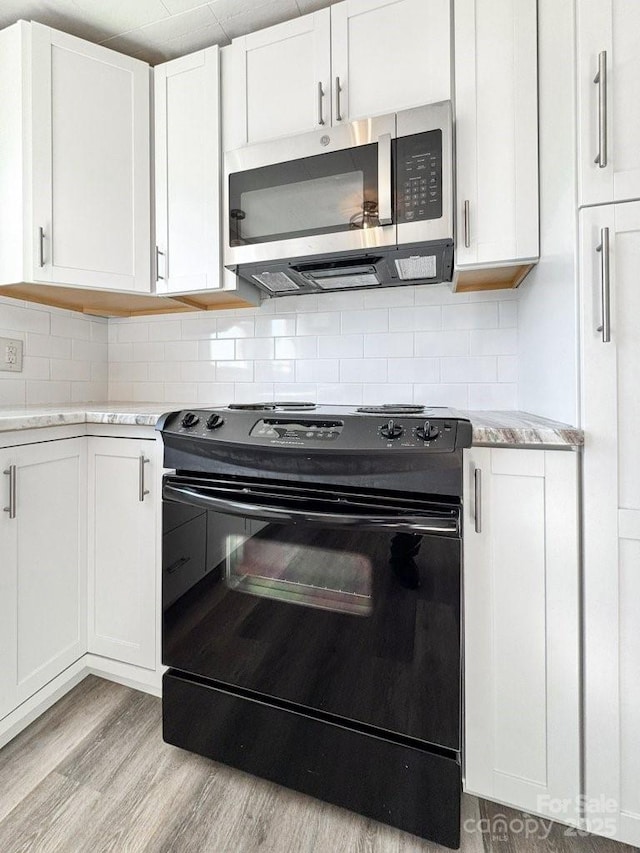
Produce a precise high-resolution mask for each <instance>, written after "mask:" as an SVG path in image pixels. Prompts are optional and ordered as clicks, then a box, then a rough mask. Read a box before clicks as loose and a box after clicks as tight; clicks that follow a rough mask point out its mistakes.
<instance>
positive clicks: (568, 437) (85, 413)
mask: <svg viewBox="0 0 640 853" xmlns="http://www.w3.org/2000/svg"><path fill="white" fill-rule="evenodd" d="M184 408H188V407H187V406H185V404H180V403H174V404H171V403H78V404H75V405H72V406H71V405H55V404H53V405H50V406H26V407H21V408H18V407H11V408H10V407H3V406H0V432H8V431H12V430H23V429H39V428H43V427H55V426H64V425H67V424H85V423H87V424H118V425H121V426H155V425H156V422H157V420H158V418H159V417H160V415H161V414H163V412H170V411H175V410H176V409H184ZM196 408H197V407H196ZM461 414H462V415H463V416H465V417H468V418H469V420H470V421H471V422H472V424H473V443H474V444H478V445H491V446H500V447H538V446H540V447H560V448H561V447H565V448H566V447H580V446H581V445H582V444H584V434H583V432H582V430H580V429H577V428H576V427H572V426H569V425H568V424H562V423H558V422H557V421H551V420H548V419H547V418H541V417H538V416H537V415H532V414H529V413H527V412H517V411H477V412H468V411H467V412H461Z"/></svg>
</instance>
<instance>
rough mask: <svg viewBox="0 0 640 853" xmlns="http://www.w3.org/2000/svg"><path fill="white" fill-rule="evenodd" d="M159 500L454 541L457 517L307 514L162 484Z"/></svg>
mask: <svg viewBox="0 0 640 853" xmlns="http://www.w3.org/2000/svg"><path fill="white" fill-rule="evenodd" d="M162 496H163V497H164V498H166V499H168V500H173V501H178V502H179V503H183V504H188V505H189V506H199V507H203V508H204V509H210V510H215V511H217V512H224V513H227V514H228V515H237V516H241V517H243V518H252V519H256V520H257V521H279V522H290V523H295V522H298V521H301V522H304V523H306V524H327V525H332V526H334V527H343V528H348V529H360V530H381V529H383V530H393V531H395V532H397V533H423V534H426V533H429V534H435V535H437V536H450V537H458V535H459V524H458V515H457V512H456V511H455V510H452V513H451V518H440V517H437V516H429V515H417V516H413V515H405V516H394V515H374V514H371V515H349V514H348V513H332V512H311V511H307V510H296V509H283V508H281V507H273V506H260V505H259V504H252V503H244V502H242V501H231V500H227V499H226V498H215V497H212V496H211V495H207V494H203V493H202V492H200V491H198V490H197V489H191V488H189V487H187V486H174V485H172V484H171V483H165V484H164V486H163V489H162Z"/></svg>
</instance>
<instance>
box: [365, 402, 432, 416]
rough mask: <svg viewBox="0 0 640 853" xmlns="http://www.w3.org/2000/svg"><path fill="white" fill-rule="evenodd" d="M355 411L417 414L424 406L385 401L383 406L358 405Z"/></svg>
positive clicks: (380, 413) (375, 413) (367, 413)
mask: <svg viewBox="0 0 640 853" xmlns="http://www.w3.org/2000/svg"><path fill="white" fill-rule="evenodd" d="M356 412H362V413H363V414H366V415H419V414H421V413H422V412H424V406H406V405H403V404H397V405H396V404H394V403H385V404H384V405H383V406H360V408H358V409H356Z"/></svg>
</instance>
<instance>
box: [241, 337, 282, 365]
mask: <svg viewBox="0 0 640 853" xmlns="http://www.w3.org/2000/svg"><path fill="white" fill-rule="evenodd" d="M273 353H274V346H273V338H241V339H239V340H237V341H236V358H239V359H245V360H249V361H255V360H257V359H267V358H273Z"/></svg>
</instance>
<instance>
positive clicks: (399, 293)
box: [362, 287, 414, 308]
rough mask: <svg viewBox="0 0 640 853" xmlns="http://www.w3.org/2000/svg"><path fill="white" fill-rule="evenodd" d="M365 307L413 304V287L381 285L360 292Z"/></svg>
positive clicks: (397, 306)
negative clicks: (376, 288)
mask: <svg viewBox="0 0 640 853" xmlns="http://www.w3.org/2000/svg"><path fill="white" fill-rule="evenodd" d="M362 296H363V299H364V307H365V308H399V307H401V306H404V305H413V304H414V288H412V287H381V288H380V289H379V290H375V289H374V290H364V291H363V292H362Z"/></svg>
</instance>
